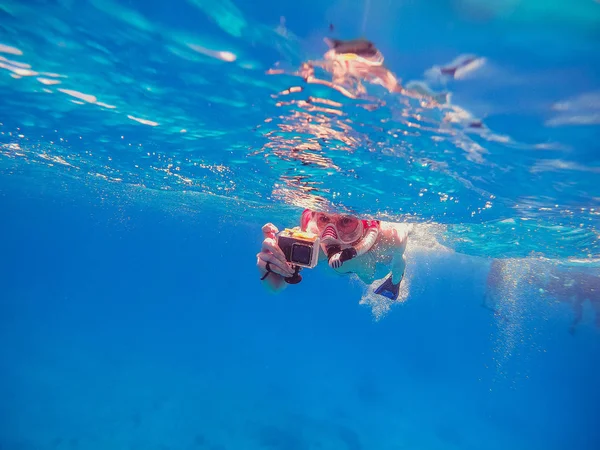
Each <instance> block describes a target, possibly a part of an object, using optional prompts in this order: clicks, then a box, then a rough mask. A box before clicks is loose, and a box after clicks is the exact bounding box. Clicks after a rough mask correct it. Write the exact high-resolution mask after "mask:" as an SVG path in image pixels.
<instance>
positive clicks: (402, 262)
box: [381, 223, 410, 284]
mask: <svg viewBox="0 0 600 450" xmlns="http://www.w3.org/2000/svg"><path fill="white" fill-rule="evenodd" d="M409 232H410V227H409V225H406V224H395V223H382V226H381V233H382V237H383V239H384V241H387V243H388V245H390V246H391V249H392V251H393V257H392V266H391V269H392V283H394V284H398V283H400V282H401V281H402V277H404V270H405V269H406V256H405V255H404V251H405V250H406V243H407V240H408V234H409Z"/></svg>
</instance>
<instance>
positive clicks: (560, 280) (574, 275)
mask: <svg viewBox="0 0 600 450" xmlns="http://www.w3.org/2000/svg"><path fill="white" fill-rule="evenodd" d="M544 292H545V294H546V295H547V296H548V297H550V298H553V299H555V300H557V301H560V302H566V303H570V304H571V307H572V308H573V312H574V313H575V317H574V319H573V323H572V324H571V326H570V328H569V332H570V333H571V334H573V333H575V329H576V328H577V325H579V323H580V322H581V320H582V319H583V304H584V303H585V301H586V300H589V302H590V304H591V305H592V308H593V309H594V311H595V314H596V326H597V327H600V276H599V274H590V273H587V272H583V271H575V270H573V271H565V270H562V271H558V270H557V271H554V272H553V273H552V274H550V281H549V282H548V283H547V285H546V288H545V289H544Z"/></svg>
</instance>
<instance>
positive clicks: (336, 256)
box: [327, 220, 379, 269]
mask: <svg viewBox="0 0 600 450" xmlns="http://www.w3.org/2000/svg"><path fill="white" fill-rule="evenodd" d="M365 222H367V223H366V224H365ZM363 225H365V228H366V229H367V231H366V233H364V235H363V237H362V238H361V239H360V240H359V241H358V242H357V243H356V244H354V245H352V246H350V247H346V248H345V249H343V250H342V247H341V246H340V245H337V244H335V245H330V246H328V247H327V260H328V261H329V267H331V268H332V269H339V268H340V267H342V265H343V264H344V263H345V262H346V261H349V260H351V259H353V258H356V257H357V256H361V255H364V254H365V253H367V252H368V251H369V250H371V247H373V245H375V242H376V241H377V238H378V237H379V225H378V224H377V222H375V221H372V222H370V223H369V222H368V221H366V220H365V221H363Z"/></svg>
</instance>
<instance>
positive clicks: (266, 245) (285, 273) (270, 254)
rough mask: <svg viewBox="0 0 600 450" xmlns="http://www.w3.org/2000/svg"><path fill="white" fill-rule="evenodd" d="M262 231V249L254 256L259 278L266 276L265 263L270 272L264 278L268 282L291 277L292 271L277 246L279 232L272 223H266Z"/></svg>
mask: <svg viewBox="0 0 600 450" xmlns="http://www.w3.org/2000/svg"><path fill="white" fill-rule="evenodd" d="M262 231H263V234H264V237H265V239H264V240H263V242H262V248H261V251H260V253H258V254H257V255H256V266H257V267H258V270H259V271H260V273H261V277H263V276H265V275H267V272H268V270H267V263H269V267H268V268H269V269H270V271H271V273H270V274H268V275H267V276H266V278H265V280H269V279H270V278H271V277H277V278H281V280H280V281H283V278H287V277H291V276H292V275H294V269H292V266H291V265H290V263H288V262H287V261H286V259H285V255H284V254H283V252H282V251H281V249H280V248H279V245H277V236H276V234H277V233H278V232H279V230H278V229H277V227H276V226H275V225H273V224H272V223H267V224H266V225H264V226H263V227H262Z"/></svg>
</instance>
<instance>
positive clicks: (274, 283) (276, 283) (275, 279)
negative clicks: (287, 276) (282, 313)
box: [261, 272, 287, 294]
mask: <svg viewBox="0 0 600 450" xmlns="http://www.w3.org/2000/svg"><path fill="white" fill-rule="evenodd" d="M261 283H262V285H263V287H264V288H265V289H266V290H267V291H269V292H271V293H272V294H276V293H278V292H281V291H283V290H284V289H285V288H286V287H287V283H286V282H285V280H284V279H283V277H282V276H281V275H279V274H276V273H274V272H271V273H269V275H268V276H267V278H265V279H264V280H262V281H261Z"/></svg>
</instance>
